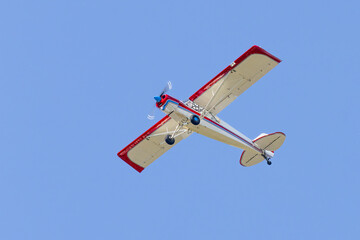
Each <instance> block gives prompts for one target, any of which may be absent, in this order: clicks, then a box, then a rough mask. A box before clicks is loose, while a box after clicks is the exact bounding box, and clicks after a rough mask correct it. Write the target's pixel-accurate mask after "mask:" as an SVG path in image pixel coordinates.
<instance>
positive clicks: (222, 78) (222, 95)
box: [117, 45, 286, 172]
mask: <svg viewBox="0 0 360 240" xmlns="http://www.w3.org/2000/svg"><path fill="white" fill-rule="evenodd" d="M280 62H281V60H280V59H279V58H277V57H275V56H273V55H271V54H270V53H268V52H267V51H265V50H264V49H262V48H261V47H259V46H256V45H254V46H252V47H251V48H250V49H249V50H247V51H246V52H245V53H244V54H243V55H241V56H240V57H239V58H238V59H236V60H235V61H234V62H233V63H231V64H230V65H229V66H227V67H226V68H225V69H224V70H223V71H222V72H220V73H219V74H218V75H216V76H215V77H214V78H213V79H212V80H210V81H209V82H208V83H206V84H205V85H204V86H203V87H202V88H200V89H199V90H198V91H197V92H195V93H194V94H193V95H192V96H190V98H189V99H188V100H186V101H179V100H178V99H176V98H174V97H171V96H170V95H168V94H166V92H167V91H168V90H170V89H171V84H170V83H169V85H168V87H167V88H165V89H164V91H162V92H161V94H160V95H159V96H156V97H154V99H155V101H156V107H157V108H159V109H160V110H162V111H163V112H164V113H165V114H166V116H165V117H164V118H162V119H161V120H160V121H159V122H157V123H156V124H155V125H153V126H152V127H151V128H150V129H148V130H147V131H146V132H144V133H143V134H142V135H140V136H139V137H138V138H136V139H135V140H134V141H133V142H131V143H130V144H129V145H127V146H126V147H125V148H124V149H122V150H121V151H120V152H119V153H118V154H117V155H118V156H119V157H120V158H121V159H122V160H124V161H125V162H126V163H128V164H129V165H130V166H131V167H133V168H134V169H135V170H136V171H138V172H142V171H143V170H144V169H145V168H146V167H147V166H149V165H150V164H151V163H152V162H154V161H155V160H156V159H157V158H159V157H160V156H161V155H163V154H164V153H165V152H166V151H168V150H169V149H170V148H172V147H173V146H175V145H176V144H177V143H179V142H180V141H181V140H183V139H185V138H187V137H188V136H190V135H191V134H192V133H194V132H196V133H199V134H201V135H204V136H206V137H209V138H212V139H215V140H218V141H220V142H223V143H226V144H229V145H231V146H234V147H237V148H240V149H243V150H244V151H243V153H242V155H241V157H240V164H241V165H242V166H245V167H249V166H253V165H255V164H258V163H260V162H262V161H263V160H265V161H266V162H267V164H268V165H271V161H270V159H271V158H273V157H274V151H275V150H277V149H278V148H280V146H281V145H282V144H283V143H284V141H285V137H286V136H285V134H284V133H282V132H275V133H271V134H265V133H262V134H260V135H259V136H258V137H256V138H255V139H254V140H251V139H250V138H248V137H246V136H245V135H244V134H242V133H241V132H239V131H237V130H236V129H235V128H233V127H232V126H230V125H229V124H227V123H226V122H225V121H224V120H222V119H220V118H219V117H218V116H217V114H218V113H219V112H220V111H222V110H223V109H224V108H225V107H227V106H228V105H229V104H230V103H231V102H232V101H234V100H235V99H236V98H237V97H238V96H239V95H240V94H242V93H243V92H244V91H245V90H246V89H248V88H249V87H250V86H252V85H253V84H254V83H255V82H257V81H258V80H259V79H260V78H261V77H263V76H264V75H265V74H266V73H268V72H269V71H270V70H271V69H273V68H274V67H275V66H276V65H278V64H279V63H280ZM151 117H152V116H149V118H151Z"/></svg>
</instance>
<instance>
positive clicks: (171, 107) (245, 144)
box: [160, 99, 263, 154]
mask: <svg viewBox="0 0 360 240" xmlns="http://www.w3.org/2000/svg"><path fill="white" fill-rule="evenodd" d="M160 109H161V110H162V111H163V112H165V113H166V114H168V115H169V116H170V117H171V118H172V119H174V120H175V121H177V122H178V123H179V124H182V125H183V127H186V128H188V129H190V130H192V131H194V132H197V133H199V134H201V135H204V136H207V137H209V138H212V139H215V140H218V141H220V142H223V143H226V144H229V145H232V146H234V147H237V148H241V149H244V150H249V151H255V152H258V153H260V154H263V150H262V149H260V148H259V147H257V146H256V144H255V143H253V141H252V140H251V139H249V138H248V137H246V136H245V135H244V134H242V133H241V132H239V131H237V130H236V129H235V128H233V127H231V126H230V125H229V124H227V123H226V122H224V121H223V120H221V119H219V118H218V117H217V116H213V115H212V114H211V113H207V114H205V115H204V116H201V113H200V111H199V106H197V105H196V104H195V103H193V102H191V101H187V102H186V103H183V102H177V101H175V100H172V99H167V100H166V102H165V103H164V104H163V106H161V107H160ZM192 115H197V116H199V117H200V123H199V124H198V125H194V124H192V123H191V122H190V120H189V119H190V117H191V116H192Z"/></svg>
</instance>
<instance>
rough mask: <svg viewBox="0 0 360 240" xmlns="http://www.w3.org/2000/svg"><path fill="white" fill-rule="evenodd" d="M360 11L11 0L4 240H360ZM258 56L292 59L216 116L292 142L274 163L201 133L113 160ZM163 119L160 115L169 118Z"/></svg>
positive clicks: (1, 126)
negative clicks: (165, 104) (167, 106)
mask: <svg viewBox="0 0 360 240" xmlns="http://www.w3.org/2000/svg"><path fill="white" fill-rule="evenodd" d="M359 8H360V5H359V3H358V1H226V2H224V1H223V2H221V1H176V2H175V1H115V0H113V1H90V0H87V1H85V0H83V1H63V0H62V1H25V0H23V1H17V0H11V1H10V0H7V1H6V0H4V1H2V2H1V3H0V31H1V38H0V79H1V80H0V106H1V108H0V109H1V117H0V134H1V138H0V150H1V151H0V154H1V155H0V156H1V157H0V191H1V195H0V239H3V240H12V239H19V240H26V239H36V240H42V239H46V240H48V239H61V240H62V239H124V240H125V239H126V240H132V239H156V240H159V239H181V240H183V239H357V238H359V236H360V230H359V222H360V221H359V214H360V204H359V203H360V188H359V183H360V174H359V171H360V157H359V156H360V154H359V144H360V141H359V138H360V128H359V124H358V122H359V118H360V113H359V90H360V89H359V86H360V85H359V65H360V62H359V55H360V48H359V42H360V33H359V23H360V17H359V16H360V14H359ZM254 44H257V45H259V46H261V47H263V48H264V49H266V50H267V51H269V52H270V53H272V54H274V55H275V56H277V57H279V58H280V59H282V60H283V62H282V63H281V64H279V65H278V66H277V67H276V68H275V69H274V70H272V71H271V72H270V73H269V74H267V75H266V76H265V77H264V78H262V79H261V80H260V81H259V82H257V83H256V84H255V85H254V86H252V87H251V88H250V89H249V90H248V91H247V92H245V93H244V94H243V95H241V96H240V97H239V98H238V99H237V100H236V101H235V102H234V103H232V104H231V105H230V106H229V107H228V108H227V109H225V110H224V111H223V112H221V114H220V117H221V118H223V119H224V120H225V121H226V122H228V123H229V124H231V125H233V126H234V127H235V128H237V129H238V130H239V131H241V132H243V133H244V134H246V135H247V136H249V137H250V138H255V137H256V136H257V135H259V134H260V133H262V132H266V133H271V132H275V131H283V132H285V133H286V134H287V139H286V142H285V144H284V145H283V147H282V148H280V149H279V151H277V152H276V155H275V158H274V160H273V165H272V166H271V167H269V166H267V165H266V164H265V163H263V164H259V165H256V166H254V167H251V168H244V167H242V166H240V164H239V158H240V155H241V152H242V151H241V150H240V149H236V148H233V147H230V146H227V145H225V144H223V143H220V142H216V141H214V140H211V139H207V138H206V137H203V136H201V135H196V134H193V135H192V136H191V137H189V138H188V139H187V140H186V141H183V142H182V143H180V144H179V145H177V146H176V147H175V148H173V149H171V150H170V151H169V152H167V153H166V154H165V155H163V156H162V157H161V158H159V159H158V160H157V161H155V162H154V163H153V164H152V165H151V166H149V167H148V168H147V169H145V170H144V171H143V173H141V174H139V173H138V172H136V171H135V170H133V169H132V168H130V167H129V166H128V165H127V164H126V163H124V162H123V161H122V160H121V159H120V158H118V157H117V155H116V154H117V152H118V151H119V150H121V149H122V148H123V147H125V146H126V145H127V144H128V143H129V142H130V141H132V140H133V139H134V138H136V137H137V136H138V135H140V134H141V133H143V132H144V131H145V130H146V129H148V128H149V127H150V126H151V125H152V124H153V123H154V122H150V121H148V120H147V119H146V115H147V113H148V111H149V110H150V109H151V107H152V105H153V104H154V100H153V96H154V95H156V94H158V93H159V91H160V90H161V89H162V88H163V86H164V85H165V83H166V82H167V81H169V80H171V81H172V83H173V87H174V89H173V90H172V92H171V95H173V96H174V97H177V98H179V99H186V98H187V97H189V96H190V95H191V94H192V93H194V92H195V91H196V90H197V89H199V88H200V87H201V86H202V85H204V84H205V83H206V82H208V81H209V80H210V79H211V78H212V77H214V76H215V75H216V74H217V73H219V72H220V71H221V70H222V69H223V68H225V67H226V66H227V65H228V64H230V63H231V62H232V61H233V60H235V59H236V58H237V57H239V56H240V55H241V54H242V53H243V52H245V51H246V50H247V49H248V48H250V47H251V46H252V45H254ZM162 116H163V113H161V112H160V111H159V112H158V119H159V118H160V117H162Z"/></svg>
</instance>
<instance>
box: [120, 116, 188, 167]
mask: <svg viewBox="0 0 360 240" xmlns="http://www.w3.org/2000/svg"><path fill="white" fill-rule="evenodd" d="M177 125H178V123H177V122H176V121H175V120H174V119H171V117H169V116H165V117H164V118H163V119H161V120H160V121H159V122H157V123H156V124H155V125H154V126H152V127H151V128H149V129H148V130H147V131H146V132H144V133H143V134H142V135H140V136H139V137H138V138H137V139H135V140H134V141H133V142H132V143H130V144H129V145H128V146H126V147H125V148H124V149H123V150H121V151H120V152H119V153H118V156H119V157H120V158H121V159H122V160H124V161H125V162H126V163H128V164H129V165H130V166H131V167H133V168H134V169H135V170H136V171H138V172H141V171H142V170H144V168H146V167H147V166H149V164H151V163H152V162H154V161H155V160H156V159H157V158H159V157H160V156H161V155H163V154H164V153H165V152H166V151H167V150H169V149H170V148H172V147H173V146H175V145H176V144H177V143H179V142H180V141H181V140H183V139H185V138H187V137H188V136H190V135H191V133H192V132H189V131H188V130H187V129H186V128H183V129H180V131H179V132H178V133H177V134H176V135H175V143H174V145H168V144H167V143H166V142H165V136H166V135H167V134H172V133H173V132H174V130H175V128H176V126H177Z"/></svg>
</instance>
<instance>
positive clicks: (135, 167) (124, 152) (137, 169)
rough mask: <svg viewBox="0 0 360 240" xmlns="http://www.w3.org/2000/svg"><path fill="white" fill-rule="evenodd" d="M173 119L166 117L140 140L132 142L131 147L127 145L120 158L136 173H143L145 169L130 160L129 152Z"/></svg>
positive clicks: (140, 137)
mask: <svg viewBox="0 0 360 240" xmlns="http://www.w3.org/2000/svg"><path fill="white" fill-rule="evenodd" d="M170 119H171V118H170V117H169V116H165V117H164V118H163V119H161V120H160V121H159V122H157V123H156V124H155V125H154V126H152V127H151V128H149V129H148V130H147V131H146V132H144V133H143V134H141V135H140V136H139V137H138V138H136V139H135V140H134V141H132V142H131V143H130V144H129V145H127V146H126V147H125V148H124V149H123V150H121V151H120V152H118V154H117V155H118V156H119V157H120V158H121V159H122V160H124V161H125V162H126V163H127V164H129V165H130V166H131V167H133V168H134V169H135V170H136V171H138V172H142V170H144V168H143V167H141V166H140V165H138V164H136V163H134V162H133V161H131V160H130V158H129V157H128V152H129V151H130V150H131V149H132V148H133V147H135V146H136V145H137V144H139V143H140V142H141V141H142V140H144V139H145V138H146V137H147V136H149V135H150V134H152V133H153V132H154V131H155V130H156V129H158V128H159V127H161V126H162V125H164V124H165V123H166V122H167V121H168V120H170Z"/></svg>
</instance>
